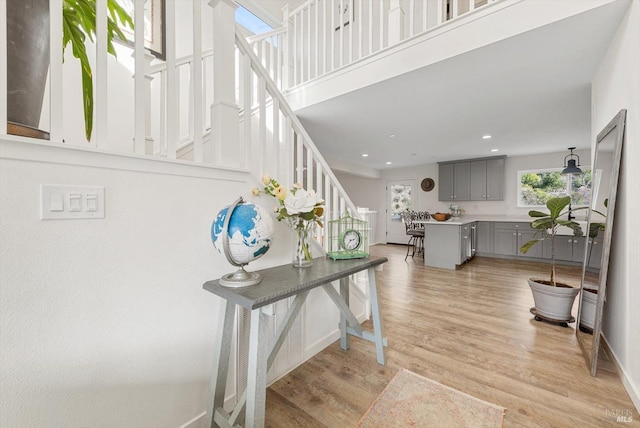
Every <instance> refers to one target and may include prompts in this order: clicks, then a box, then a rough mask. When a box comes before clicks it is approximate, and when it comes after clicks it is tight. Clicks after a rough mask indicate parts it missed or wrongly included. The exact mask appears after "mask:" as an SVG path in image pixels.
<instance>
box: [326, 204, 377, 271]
mask: <svg viewBox="0 0 640 428" xmlns="http://www.w3.org/2000/svg"><path fill="white" fill-rule="evenodd" d="M328 228H329V251H328V253H327V255H328V256H329V257H330V258H331V259H333V260H345V259H362V258H365V257H369V243H368V239H367V237H368V235H369V229H368V227H367V222H366V221H364V220H359V219H357V218H353V217H351V215H350V214H349V212H345V213H344V214H343V215H342V217H340V218H339V219H337V220H331V221H329V222H328Z"/></svg>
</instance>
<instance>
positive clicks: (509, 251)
mask: <svg viewBox="0 0 640 428" xmlns="http://www.w3.org/2000/svg"><path fill="white" fill-rule="evenodd" d="M534 234H535V230H533V229H531V226H530V225H529V223H499V222H496V223H494V232H493V253H494V254H501V255H505V256H519V257H529V258H542V245H535V246H533V247H531V248H530V249H529V251H528V252H527V253H526V254H523V253H521V252H520V247H521V246H522V245H523V244H524V243H525V242H528V241H530V240H531V239H533V236H534Z"/></svg>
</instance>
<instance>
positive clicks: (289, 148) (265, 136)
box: [236, 31, 359, 250]
mask: <svg viewBox="0 0 640 428" xmlns="http://www.w3.org/2000/svg"><path fill="white" fill-rule="evenodd" d="M236 46H237V49H238V55H239V64H240V67H238V81H239V82H240V99H239V100H238V105H239V106H240V108H241V115H242V124H241V127H240V128H241V131H240V133H241V139H243V140H244V141H245V142H247V143H246V144H249V143H248V142H250V147H251V153H252V156H251V161H250V162H251V164H250V167H251V170H252V171H255V172H258V173H259V174H262V173H269V174H270V175H271V176H273V177H278V179H279V180H280V181H281V182H288V183H293V182H297V183H300V184H302V185H303V187H304V188H306V189H314V190H315V191H316V192H317V193H318V194H319V195H320V196H321V197H322V198H323V199H324V200H325V204H326V205H325V214H324V220H325V222H327V221H331V220H334V219H337V218H339V217H340V216H341V215H342V214H343V213H344V212H345V211H346V210H347V209H348V210H349V211H350V212H351V214H352V215H353V216H354V217H359V214H358V211H357V209H356V206H355V205H354V204H353V202H352V201H351V199H349V196H348V195H347V193H346V192H345V190H344V188H343V187H342V186H341V185H340V183H339V182H338V179H337V178H336V177H335V175H334V174H333V172H332V171H331V168H330V167H329V165H328V164H327V163H326V161H325V160H324V158H323V157H322V155H321V154H320V152H319V151H318V149H317V148H316V146H315V144H314V143H313V141H312V139H311V137H310V136H309V134H308V133H307V131H306V130H305V129H304V127H303V126H302V123H300V120H299V119H298V118H297V116H296V115H295V114H294V112H293V110H291V107H290V106H289V104H288V103H287V101H286V100H285V98H284V95H283V94H282V92H280V90H279V89H278V87H277V85H276V83H275V82H274V81H273V80H272V79H271V77H270V75H269V73H268V72H267V70H266V68H265V67H264V66H263V65H262V63H261V61H260V59H258V57H257V55H256V54H255V53H254V51H253V49H252V48H251V46H250V45H249V43H248V42H247V41H246V40H245V39H244V37H243V36H242V35H241V34H240V32H239V31H236ZM325 230H327V228H322V229H321V230H320V231H319V233H320V234H319V235H318V236H317V237H316V239H317V241H318V242H319V243H320V244H321V245H322V246H323V247H324V248H325V250H326V249H327V248H328V239H327V237H325V236H324V235H322V234H323V233H324V231H325Z"/></svg>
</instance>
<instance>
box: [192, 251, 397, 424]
mask: <svg viewBox="0 0 640 428" xmlns="http://www.w3.org/2000/svg"><path fill="white" fill-rule="evenodd" d="M387 260H388V259H387V258H386V257H380V258H366V259H354V260H339V261H334V260H331V259H328V258H324V259H314V260H313V266H312V267H309V268H303V269H299V268H294V267H293V266H292V265H290V264H289V265H284V266H278V267H274V268H270V269H265V270H262V271H260V275H262V282H261V283H260V284H258V285H253V286H249V287H242V288H227V287H223V286H221V285H220V284H219V280H215V281H208V282H206V283H204V285H203V288H204V289H205V290H207V291H210V292H212V293H213V294H216V295H218V296H220V297H222V298H223V299H225V300H226V302H225V305H224V309H223V310H222V311H221V313H220V314H219V323H218V325H219V326H222V328H218V331H217V332H216V354H215V357H214V366H213V373H212V376H211V394H212V397H211V399H210V400H209V408H208V411H209V413H208V414H209V415H210V417H211V425H212V426H217V427H237V426H240V425H239V423H241V422H242V421H243V420H244V422H245V426H246V427H262V426H264V422H265V403H266V388H267V371H268V370H269V368H270V367H271V364H273V361H274V359H275V357H276V355H277V353H278V351H279V350H280V347H281V346H282V343H283V341H284V339H285V337H286V336H287V333H288V332H289V329H290V328H291V326H292V325H293V321H294V320H295V318H296V317H297V315H298V313H299V312H300V309H301V308H302V304H303V303H304V301H305V299H306V298H307V295H308V294H309V291H310V290H312V289H314V288H316V287H322V288H323V289H324V290H325V291H326V293H327V294H328V295H329V297H330V298H331V300H332V301H333V303H334V304H335V305H336V306H337V307H338V309H340V347H341V348H342V349H344V350H347V349H349V337H350V336H357V337H360V338H363V339H366V340H369V341H371V342H374V343H375V345H376V355H377V360H378V363H379V364H384V349H383V347H384V346H386V345H387V340H386V338H384V337H383V329H382V319H381V318H380V306H379V303H378V289H377V287H376V280H375V271H374V268H375V267H376V266H379V265H381V264H383V263H385V262H387ZM364 270H367V271H368V276H369V291H370V294H371V296H370V297H371V312H372V317H373V328H374V332H373V333H371V332H368V331H365V330H364V329H363V328H362V326H361V325H360V324H359V323H358V320H357V319H356V317H355V316H354V315H353V313H352V312H351V309H349V276H350V275H353V274H355V273H358V272H361V271H364ZM336 280H340V293H338V292H337V291H336V289H335V288H334V287H333V285H331V282H333V281H336ZM291 296H295V298H294V300H293V303H292V304H291V306H290V307H289V310H288V311H287V314H286V316H285V317H284V319H283V321H282V322H281V324H280V325H279V326H278V329H277V332H276V335H275V338H274V339H273V343H266V342H267V330H266V328H267V325H268V318H267V317H268V315H267V314H266V313H265V312H266V311H265V309H266V308H265V307H266V306H267V305H270V304H272V303H276V302H278V301H280V300H282V299H286V298H287V297H291ZM236 305H239V306H242V307H244V308H247V309H249V310H251V328H250V333H249V355H248V362H249V364H248V373H247V389H246V391H245V393H244V394H243V395H242V396H241V397H240V399H239V400H238V404H237V405H236V407H235V409H234V410H233V411H232V412H231V414H229V413H227V412H226V411H225V410H224V409H223V405H224V394H225V387H226V384H227V372H228V368H229V356H230V352H231V344H232V335H233V324H234V317H235V311H236Z"/></svg>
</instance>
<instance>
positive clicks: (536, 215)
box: [529, 210, 549, 217]
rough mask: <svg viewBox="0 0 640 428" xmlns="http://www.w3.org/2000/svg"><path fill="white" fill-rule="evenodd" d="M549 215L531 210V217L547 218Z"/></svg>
mask: <svg viewBox="0 0 640 428" xmlns="http://www.w3.org/2000/svg"><path fill="white" fill-rule="evenodd" d="M548 215H549V214H545V213H543V212H540V211H536V210H531V211H529V217H547V216H548Z"/></svg>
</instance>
